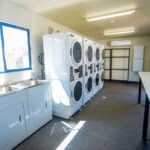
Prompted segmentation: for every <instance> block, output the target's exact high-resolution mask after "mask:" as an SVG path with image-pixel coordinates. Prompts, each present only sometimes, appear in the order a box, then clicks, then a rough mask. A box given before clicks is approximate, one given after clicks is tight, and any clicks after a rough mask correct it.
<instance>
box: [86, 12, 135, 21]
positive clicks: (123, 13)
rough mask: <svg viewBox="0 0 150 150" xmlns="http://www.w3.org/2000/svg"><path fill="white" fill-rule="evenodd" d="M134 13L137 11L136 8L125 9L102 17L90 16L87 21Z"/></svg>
mask: <svg viewBox="0 0 150 150" xmlns="http://www.w3.org/2000/svg"><path fill="white" fill-rule="evenodd" d="M133 13H135V10H130V11H125V12H121V13H116V14H112V15H106V16H101V17H94V18H89V19H86V20H87V21H96V20H103V19H108V18H114V17H119V16H125V15H130V14H133Z"/></svg>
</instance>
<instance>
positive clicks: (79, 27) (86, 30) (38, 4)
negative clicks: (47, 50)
mask: <svg viewBox="0 0 150 150" xmlns="http://www.w3.org/2000/svg"><path fill="white" fill-rule="evenodd" d="M11 1H13V2H15V3H17V4H19V5H22V6H23V7H26V8H28V9H31V10H33V11H35V12H36V13H39V14H41V15H43V16H46V17H48V18H50V19H52V20H54V21H56V22H58V23H60V24H63V25H65V26H67V27H69V28H71V29H74V30H76V31H77V32H80V33H81V34H84V35H86V36H88V37H90V38H92V39H94V40H96V41H97V40H101V39H106V38H107V39H108V38H113V37H125V36H140V35H150V18H149V14H150V0H11ZM132 9H135V10H136V12H135V13H134V14H132V15H127V16H122V17H116V18H112V19H105V20H99V21H94V22H87V21H86V20H85V18H90V17H95V16H103V15H109V14H112V13H118V12H123V11H127V10H132ZM124 27H134V28H135V32H134V33H130V34H122V35H113V36H112V35H111V36H110V35H109V36H105V35H104V31H105V30H112V29H115V30H117V29H118V28H124Z"/></svg>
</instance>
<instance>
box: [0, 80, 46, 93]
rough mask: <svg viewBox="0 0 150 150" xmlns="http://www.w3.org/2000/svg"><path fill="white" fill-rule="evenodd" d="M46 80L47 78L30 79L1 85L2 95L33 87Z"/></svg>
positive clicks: (0, 91)
mask: <svg viewBox="0 0 150 150" xmlns="http://www.w3.org/2000/svg"><path fill="white" fill-rule="evenodd" d="M45 82H46V81H45V80H28V81H23V82H20V83H17V84H12V85H6V86H0V96H3V95H6V94H10V93H13V92H17V91H19V90H22V89H24V88H29V87H33V86H36V85H39V84H42V83H45Z"/></svg>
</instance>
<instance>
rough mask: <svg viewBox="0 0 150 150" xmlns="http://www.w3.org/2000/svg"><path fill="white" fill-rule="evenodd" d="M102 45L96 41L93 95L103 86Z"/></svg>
mask: <svg viewBox="0 0 150 150" xmlns="http://www.w3.org/2000/svg"><path fill="white" fill-rule="evenodd" d="M100 58H101V57H100V45H99V44H98V43H94V59H93V60H94V62H93V65H94V71H93V95H95V94H96V93H97V92H98V91H99V90H100V87H101V71H102V70H101V69H100Z"/></svg>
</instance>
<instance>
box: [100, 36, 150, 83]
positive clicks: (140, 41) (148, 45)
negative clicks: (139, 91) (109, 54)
mask: <svg viewBox="0 0 150 150" xmlns="http://www.w3.org/2000/svg"><path fill="white" fill-rule="evenodd" d="M117 40H131V42H132V45H131V46H130V48H131V51H130V56H131V57H130V58H131V59H130V73H129V80H130V81H139V76H138V73H137V72H133V54H134V46H135V45H144V63H143V70H144V71H150V36H137V37H124V38H113V39H108V40H100V41H99V42H100V43H102V44H104V45H105V48H109V47H110V41H117Z"/></svg>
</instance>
